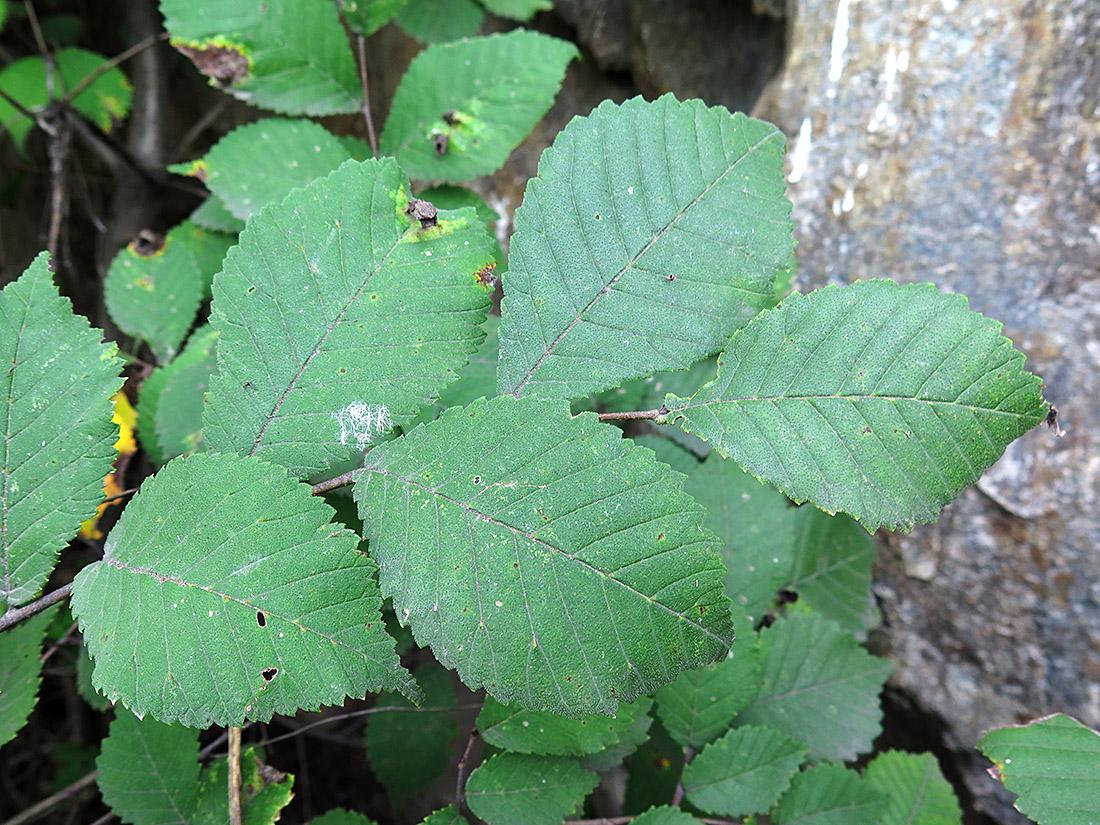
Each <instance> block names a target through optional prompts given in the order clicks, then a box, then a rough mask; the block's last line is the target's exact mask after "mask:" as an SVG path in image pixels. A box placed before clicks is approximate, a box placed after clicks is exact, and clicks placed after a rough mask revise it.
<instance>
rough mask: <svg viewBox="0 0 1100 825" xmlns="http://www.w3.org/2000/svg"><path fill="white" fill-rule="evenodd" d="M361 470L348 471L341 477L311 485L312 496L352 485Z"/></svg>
mask: <svg viewBox="0 0 1100 825" xmlns="http://www.w3.org/2000/svg"><path fill="white" fill-rule="evenodd" d="M361 472H363V471H362V470H348V471H347V472H346V473H343V474H342V475H338V476H336V478H330V479H329V480H328V481H322V482H321V483H320V484H314V485H313V495H315V496H319V495H321V494H322V493H327V492H328V491H329V490H335V489H336V488H337V487H346V486H347V485H349V484H351V483H353V482H354V481H355V479H357V478H358V477H359V474H360V473H361Z"/></svg>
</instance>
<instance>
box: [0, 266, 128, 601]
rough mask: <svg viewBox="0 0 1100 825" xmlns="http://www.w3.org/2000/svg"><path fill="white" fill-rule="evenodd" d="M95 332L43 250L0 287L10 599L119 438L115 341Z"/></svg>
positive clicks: (72, 525)
mask: <svg viewBox="0 0 1100 825" xmlns="http://www.w3.org/2000/svg"><path fill="white" fill-rule="evenodd" d="M101 335H102V333H101V332H100V331H99V330H96V329H92V328H90V327H89V326H88V322H87V321H86V320H85V319H84V318H81V317H79V316H76V315H73V310H72V305H71V304H70V303H69V301H68V299H67V298H62V297H61V296H60V295H59V294H58V292H57V287H55V286H54V284H53V280H52V278H51V276H50V271H49V266H48V263H47V256H46V253H44V252H43V253H41V254H39V255H38V257H36V258H35V259H34V262H33V263H31V265H30V266H29V267H27V271H26V272H24V273H23V275H22V276H21V277H20V278H19V279H18V280H17V281H14V282H12V283H10V284H8V285H7V286H5V287H4V289H3V291H2V292H0V361H2V363H4V364H6V365H7V366H6V367H5V369H4V373H3V378H2V380H0V398H3V399H4V401H5V402H6V403H5V404H4V411H3V416H2V417H3V420H4V421H5V424H4V426H3V438H0V468H2V469H3V476H4V481H3V484H4V495H3V504H2V506H0V519H2V523H0V526H2V530H0V535H2V537H3V538H2V549H0V552H2V554H3V555H2V558H0V562H2V563H0V571H2V573H0V599H3V601H4V602H6V603H7V606H8V607H15V606H18V605H21V604H24V603H26V602H29V601H31V600H32V599H33V598H34V597H35V596H36V595H37V594H38V591H39V590H40V589H41V588H42V585H43V584H45V582H46V579H47V577H48V576H49V575H50V571H51V570H53V567H54V564H56V562H57V554H58V551H59V550H60V549H61V548H62V547H64V546H65V544H66V542H68V540H69V539H70V538H72V537H73V536H75V535H76V532H77V530H79V529H80V524H81V522H83V521H85V520H87V519H89V518H91V517H92V516H93V515H94V514H95V512H96V506H97V505H98V504H99V502H100V501H101V500H102V498H103V479H104V477H105V476H106V475H107V473H109V472H110V471H111V462H112V461H114V459H115V455H116V453H115V449H114V442H115V439H116V438H117V437H118V428H117V427H115V426H114V425H113V424H111V414H112V412H113V410H112V405H111V400H110V399H111V396H112V395H113V394H114V392H115V391H116V390H117V389H118V388H119V387H120V386H122V379H121V378H120V377H119V369H120V367H121V361H120V360H119V359H118V358H117V357H115V352H116V348H115V345H114V344H104V343H102V342H101V341H100V337H101ZM2 603H3V602H0V604H2Z"/></svg>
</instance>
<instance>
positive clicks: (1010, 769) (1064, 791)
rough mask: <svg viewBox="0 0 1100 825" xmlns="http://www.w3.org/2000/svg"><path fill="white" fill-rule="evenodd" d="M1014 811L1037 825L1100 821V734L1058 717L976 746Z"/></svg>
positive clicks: (994, 734)
mask: <svg viewBox="0 0 1100 825" xmlns="http://www.w3.org/2000/svg"><path fill="white" fill-rule="evenodd" d="M978 748H980V749H981V751H982V753H984V754H985V755H986V756H987V757H989V758H990V759H991V760H992V761H993V762H994V763H995V764H996V766H997V771H998V773H999V774H1000V777H1001V780H1002V781H1003V782H1004V783H1005V787H1006V788H1008V789H1009V790H1010V791H1012V792H1013V793H1014V794H1017V795H1018V796H1019V799H1017V800H1016V808H1017V809H1018V810H1019V811H1020V812H1021V813H1024V814H1027V815H1028V816H1029V817H1031V818H1032V819H1034V820H1035V821H1036V822H1038V823H1039V825H1092V824H1093V823H1095V822H1097V821H1100V733H1097V732H1096V731H1094V730H1091V729H1089V728H1087V727H1085V726H1084V725H1082V724H1081V723H1080V722H1078V721H1077V720H1076V719H1073V718H1071V717H1069V716H1066V715H1065V714H1064V713H1057V714H1054V715H1053V716H1047V717H1045V718H1043V719H1036V720H1035V721H1033V722H1029V723H1028V724H1026V725H1020V726H1015V727H1010V728H1000V729H999V730H992V731H990V732H989V733H987V734H986V735H985V736H983V737H982V739H981V741H980V742H978Z"/></svg>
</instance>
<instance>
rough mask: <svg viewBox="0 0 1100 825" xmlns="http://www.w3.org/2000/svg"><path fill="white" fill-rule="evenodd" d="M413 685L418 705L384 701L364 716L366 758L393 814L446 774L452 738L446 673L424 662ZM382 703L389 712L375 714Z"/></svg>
mask: <svg viewBox="0 0 1100 825" xmlns="http://www.w3.org/2000/svg"><path fill="white" fill-rule="evenodd" d="M416 681H417V682H418V683H419V685H420V687H421V688H422V689H423V691H424V701H423V704H422V705H421V707H419V708H418V707H416V706H415V705H413V704H412V702H409V701H406V700H402V699H399V698H395V699H394V700H392V701H391V700H389V699H388V698H387V699H384V700H380V701H379V704H377V705H375V708H374V710H375V712H374V713H373V714H371V715H370V716H369V717H367V730H366V736H365V743H366V748H367V758H368V759H370V764H371V770H372V771H374V775H375V776H377V777H378V779H379V781H380V782H381V783H382V784H383V785H384V786H385V788H386V792H387V793H388V794H389V797H390V805H391V806H392V807H393V810H394V811H395V812H396V811H397V810H398V809H400V807H401V806H402V805H403V804H404V803H405V802H406V801H408V800H409V799H412V798H413V797H415V796H416V795H417V794H419V793H421V792H422V791H423V790H424V789H425V788H427V787H428V786H429V785H431V784H432V783H433V782H434V781H435V780H437V779H439V777H441V776H442V775H443V774H444V773H445V772H446V770H447V765H448V764H449V763H450V761H451V740H452V739H454V738H455V737H456V736H458V720H457V719H456V717H455V695H454V688H453V687H452V686H451V674H450V672H449V671H447V670H444V669H443V668H442V667H440V666H439V665H438V664H437V663H435V662H433V661H431V660H429V661H428V662H426V663H425V664H424V665H422V666H421V667H420V668H418V669H417V671H416ZM387 705H389V706H392V707H394V708H395V709H394V710H390V711H386V710H381V708H384V707H386V706H387Z"/></svg>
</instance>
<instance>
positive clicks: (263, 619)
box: [256, 610, 267, 627]
mask: <svg viewBox="0 0 1100 825" xmlns="http://www.w3.org/2000/svg"><path fill="white" fill-rule="evenodd" d="M256 624H258V625H259V626H260V627H267V616H265V615H264V612H263V611H262V610H257V611H256Z"/></svg>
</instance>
